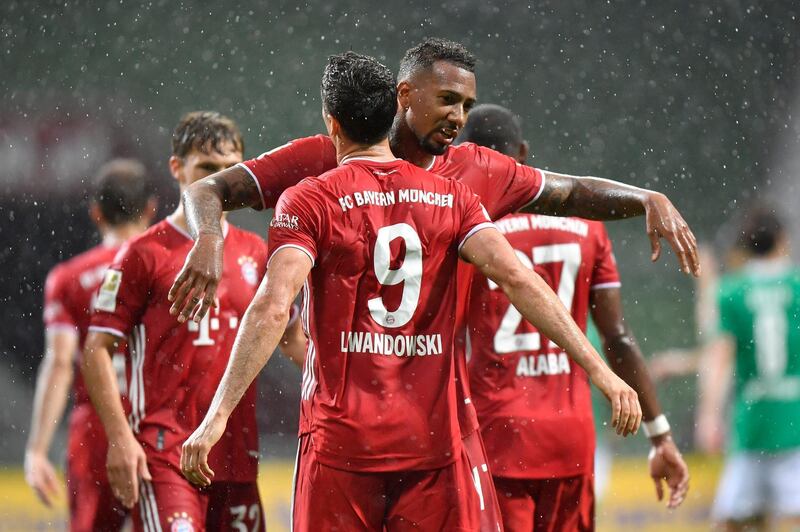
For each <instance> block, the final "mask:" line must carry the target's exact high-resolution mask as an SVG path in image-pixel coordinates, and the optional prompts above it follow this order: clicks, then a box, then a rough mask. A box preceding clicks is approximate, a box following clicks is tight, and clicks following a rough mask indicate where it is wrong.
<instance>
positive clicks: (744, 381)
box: [719, 260, 800, 451]
mask: <svg viewBox="0 0 800 532" xmlns="http://www.w3.org/2000/svg"><path fill="white" fill-rule="evenodd" d="M719 311H720V315H719V320H720V330H721V331H722V332H723V333H727V334H729V335H731V336H732V337H733V339H734V342H735V345H736V359H735V360H736V361H735V365H734V379H735V380H734V397H733V399H734V402H733V409H732V424H733V427H732V429H733V430H732V432H731V436H732V438H731V446H732V450H734V451H750V450H757V451H781V450H785V449H791V448H797V447H800V270H798V269H796V268H793V267H792V266H791V265H790V264H789V263H788V262H783V261H775V260H773V261H768V262H767V261H751V262H750V263H749V264H748V265H747V266H746V267H745V268H743V269H742V271H740V272H739V273H736V274H733V275H728V276H726V277H723V279H722V280H721V282H720V287H719Z"/></svg>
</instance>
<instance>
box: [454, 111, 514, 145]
mask: <svg viewBox="0 0 800 532" xmlns="http://www.w3.org/2000/svg"><path fill="white" fill-rule="evenodd" d="M462 142H474V143H475V144H478V145H479V146H486V147H488V148H492V149H493V150H497V151H499V152H500V153H503V154H505V155H508V156H511V157H516V156H517V155H518V154H519V147H520V144H522V143H523V142H524V139H523V138H522V126H521V125H520V121H519V118H517V116H516V115H515V114H514V113H512V112H511V111H509V110H508V109H506V108H505V107H502V106H500V105H495V104H491V103H485V104H482V105H478V106H476V107H475V108H474V109H472V110H471V111H470V112H469V115H468V117H467V123H466V124H464V129H462V130H461V133H460V134H459V135H458V139H457V140H456V143H457V144H460V143H462Z"/></svg>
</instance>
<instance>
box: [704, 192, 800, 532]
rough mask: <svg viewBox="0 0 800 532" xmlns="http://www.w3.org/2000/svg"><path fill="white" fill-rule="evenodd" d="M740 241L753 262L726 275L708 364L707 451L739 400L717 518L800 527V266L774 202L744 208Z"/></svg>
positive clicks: (731, 524)
mask: <svg viewBox="0 0 800 532" xmlns="http://www.w3.org/2000/svg"><path fill="white" fill-rule="evenodd" d="M740 245H741V246H742V247H743V248H744V249H746V250H747V252H748V253H749V260H748V261H747V262H746V263H745V265H744V267H742V268H741V269H740V270H739V271H737V272H735V273H732V274H726V275H724V276H722V278H721V279H720V286H719V295H718V305H719V326H718V333H717V334H718V336H717V338H716V339H715V340H713V341H712V342H711V343H710V344H708V345H707V346H706V352H705V354H704V355H703V357H704V359H703V360H702V361H701V364H700V368H701V372H700V390H699V392H700V405H699V408H698V420H697V431H698V435H699V436H700V437H699V441H700V444H701V448H703V449H704V450H705V451H708V452H714V451H718V450H719V442H721V441H722V438H721V437H720V434H721V433H722V432H723V429H722V418H721V415H722V413H723V412H724V411H725V405H726V403H730V404H731V418H732V419H731V421H732V422H731V428H730V434H729V441H728V456H727V458H726V463H725V467H724V470H723V473H722V477H721V479H720V484H719V488H718V491H717V496H716V499H715V501H714V505H713V507H712V510H711V517H712V519H713V520H714V521H715V522H716V523H717V525H718V526H719V527H720V528H722V529H726V530H767V529H769V530H772V529H773V528H769V527H780V526H787V525H789V524H791V526H794V527H797V526H800V483H799V482H798V477H800V429H798V427H800V322H798V319H797V316H798V315H800V270H798V268H797V267H795V266H793V265H792V264H791V263H790V261H789V256H790V253H789V238H788V235H787V234H786V231H785V229H784V226H783V223H782V222H781V221H780V219H779V218H778V216H777V215H776V214H775V213H774V211H772V210H769V209H766V208H763V207H761V208H756V209H754V210H753V211H752V212H750V213H749V214H748V216H746V219H745V222H744V224H743V227H742V230H741V232H740ZM731 379H733V390H732V400H729V399H728V389H729V387H730V383H731ZM780 529H782V528H780Z"/></svg>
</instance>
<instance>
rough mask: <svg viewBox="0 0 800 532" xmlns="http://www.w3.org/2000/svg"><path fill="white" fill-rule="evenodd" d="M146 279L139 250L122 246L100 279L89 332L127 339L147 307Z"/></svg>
mask: <svg viewBox="0 0 800 532" xmlns="http://www.w3.org/2000/svg"><path fill="white" fill-rule="evenodd" d="M150 277H151V276H150V274H149V271H148V268H147V265H146V261H145V259H144V258H143V257H142V254H141V250H139V249H136V248H134V247H129V246H123V247H122V249H120V251H119V253H118V254H117V256H116V257H115V258H114V262H113V263H112V264H111V266H109V267H108V270H106V273H105V276H104V277H103V283H102V284H101V285H100V288H99V290H98V292H97V297H96V299H95V305H94V311H93V312H92V320H91V324H90V326H89V330H90V331H97V332H106V333H110V334H113V335H115V336H120V337H126V336H128V334H129V333H130V332H131V330H132V329H133V327H134V326H135V325H136V324H137V323H139V321H140V318H141V315H142V313H143V312H144V309H145V307H146V306H147V298H148V293H149V288H148V287H149V286H150Z"/></svg>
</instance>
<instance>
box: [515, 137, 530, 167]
mask: <svg viewBox="0 0 800 532" xmlns="http://www.w3.org/2000/svg"><path fill="white" fill-rule="evenodd" d="M529 149H530V147H529V146H528V141H527V140H523V141H522V142H520V144H519V155H517V162H518V163H520V164H525V161H526V160H527V159H528V150H529Z"/></svg>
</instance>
